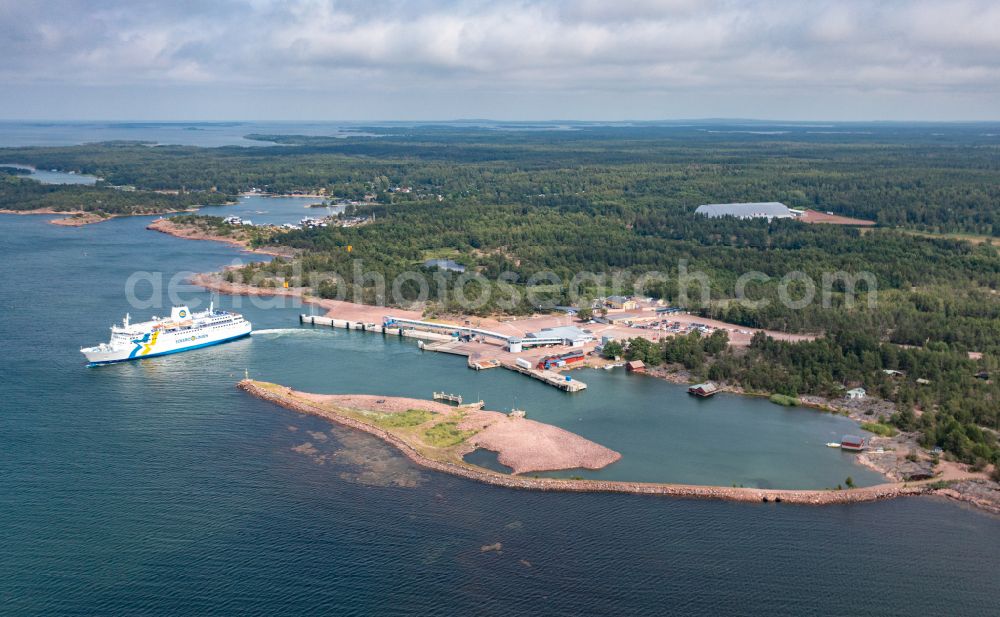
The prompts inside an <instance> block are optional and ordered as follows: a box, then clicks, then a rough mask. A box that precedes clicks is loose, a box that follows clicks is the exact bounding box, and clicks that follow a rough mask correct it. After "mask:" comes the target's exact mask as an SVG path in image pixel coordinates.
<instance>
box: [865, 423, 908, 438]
mask: <svg viewBox="0 0 1000 617" xmlns="http://www.w3.org/2000/svg"><path fill="white" fill-rule="evenodd" d="M861 428H862V429H864V430H866V431H868V432H869V433H875V434H876V435H881V436H882V437H893V436H895V435H896V433H898V432H899V431H897V430H896V429H895V427H892V426H889V425H888V424H883V423H881V422H862V423H861Z"/></svg>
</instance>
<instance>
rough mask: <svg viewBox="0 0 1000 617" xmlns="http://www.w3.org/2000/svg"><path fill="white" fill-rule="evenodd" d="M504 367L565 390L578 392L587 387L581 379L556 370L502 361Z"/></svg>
mask: <svg viewBox="0 0 1000 617" xmlns="http://www.w3.org/2000/svg"><path fill="white" fill-rule="evenodd" d="M501 366H503V367H504V368H505V369H508V370H511V371H515V372H517V373H521V374H522V375H527V376H528V377H532V378H534V379H537V380H539V381H542V382H544V383H547V384H549V385H550V386H554V387H556V388H559V389H560V390H563V391H565V392H579V391H581V390H586V389H587V384H585V383H583V382H582V381H577V380H576V379H572V378H570V379H567V377H566V376H565V375H563V374H562V373H557V372H556V371H541V370H538V369H534V368H524V367H521V366H518V365H516V364H507V363H506V362H504V363H502V364H501Z"/></svg>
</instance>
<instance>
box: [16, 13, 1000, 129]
mask: <svg viewBox="0 0 1000 617" xmlns="http://www.w3.org/2000/svg"><path fill="white" fill-rule="evenodd" d="M98 6H99V7H100V8H98V9H94V8H92V7H93V5H90V4H89V3H84V2H70V1H63V2H57V3H55V4H49V5H48V6H45V7H42V6H41V5H34V4H33V3H22V2H16V1H11V0H0V56H2V57H4V59H5V61H4V62H3V63H0V80H2V81H3V83H5V84H8V85H13V86H21V87H30V86H31V84H37V83H46V84H53V83H55V84H64V85H66V86H67V87H73V86H75V87H90V86H129V85H137V86H146V85H154V84H155V85H156V86H158V87H162V86H167V87H169V86H177V87H184V86H188V85H192V84H203V83H214V84H217V85H219V86H225V85H234V86H236V85H238V86H240V87H259V88H262V89H267V88H285V89H287V88H303V89H308V90H311V91H315V92H324V91H327V92H337V93H348V94H350V93H352V92H368V93H371V92H380V91H387V90H392V91H398V90H405V89H409V90H410V91H412V92H415V93H419V92H432V91H442V90H446V91H449V92H459V93H460V92H462V91H467V90H477V89H480V90H481V89H488V90H490V91H494V92H501V93H502V92H513V91H530V92H543V93H544V92H553V91H558V92H560V93H562V94H563V95H566V96H572V95H573V94H574V93H579V92H605V93H607V94H608V95H614V94H620V95H624V96H627V95H628V94H629V93H640V92H645V93H648V92H657V91H659V92H663V93H670V94H679V93H681V92H683V93H685V94H686V95H690V94H692V93H693V94H697V93H698V92H700V91H712V92H719V91H726V90H731V91H734V92H735V91H753V92H755V93H756V94H757V95H761V94H762V93H768V92H773V93H775V94H774V95H775V96H780V95H784V94H785V93H787V92H788V91H789V90H792V89H796V88H798V89H802V90H805V91H807V92H812V93H815V94H816V95H817V96H820V95H821V93H822V92H823V91H824V90H826V91H833V90H837V91H847V92H857V93H863V92H867V91H871V90H872V89H878V90H881V91H896V92H906V93H908V94H910V95H913V94H914V93H917V94H919V93H920V92H929V93H933V92H941V91H943V90H949V91H961V90H963V89H964V90H968V91H970V92H978V93H984V92H985V93H992V94H991V96H993V97H994V98H996V97H997V96H1000V94H998V93H1000V79H998V76H1000V73H998V71H1000V5H997V4H996V3H995V2H993V1H990V0H959V1H956V2H883V3H872V2H865V1H862V0H845V1H842V2H830V1H821V2H808V3H805V2H795V1H780V0H762V1H759V2H745V1H738V0H703V1H702V0H664V1H656V0H641V1H637V2H627V3H616V2H608V1H607V0H581V1H578V2H572V1H569V0H565V1H553V2H544V1H540V0H537V1H529V0H516V1H513V2H489V1H486V0H453V1H445V2H427V1H425V2H402V1H393V0H372V1H369V2H364V1H360V0H359V1H353V2H324V1H319V0H299V1H293V2H287V3H286V2H267V1H264V0H246V1H239V0H229V1H227V2H219V3H202V2H195V1H186V2H177V3H169V2H152V1H146V2H113V1H109V2H105V3H102V4H101V5H98ZM734 112H735V114H737V115H738V111H737V110H734Z"/></svg>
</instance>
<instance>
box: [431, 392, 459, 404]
mask: <svg viewBox="0 0 1000 617" xmlns="http://www.w3.org/2000/svg"><path fill="white" fill-rule="evenodd" d="M434 400H435V401H448V402H449V403H455V404H457V405H461V404H462V395H461V394H448V393H446V392H435V393H434Z"/></svg>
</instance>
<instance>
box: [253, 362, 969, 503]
mask: <svg viewBox="0 0 1000 617" xmlns="http://www.w3.org/2000/svg"><path fill="white" fill-rule="evenodd" d="M237 387H238V388H240V389H241V390H243V391H245V392H247V393H248V394H250V395H252V396H255V397H257V398H259V399H262V400H265V401H268V402H271V403H273V404H275V405H279V406H281V407H284V408H286V409H290V410H292V411H296V412H300V413H304V414H309V415H313V416H318V417H321V418H324V419H327V420H330V421H333V422H336V423H337V424H341V425H343V426H347V427H349V428H353V429H356V430H360V431H364V432H366V433H369V434H371V435H374V436H376V437H378V438H379V439H382V440H383V441H385V442H386V443H389V444H390V445H392V446H394V447H396V448H397V449H398V450H399V451H400V452H402V453H403V455H405V456H406V457H407V458H408V459H410V460H411V461H413V462H414V463H416V464H417V465H420V466H421V467H424V468H427V469H431V470H434V471H439V472H442V473H448V474H451V475H455V476H459V477H463V478H466V479H469V480H475V481H477V482H482V483H485V484H491V485H494V486H504V487H507V488H516V489H524V490H538V491H561V492H587V493H595V492H596V493H628V494H636V495H664V496H672V497H687V498H695V499H721V500H726V501H738V502H746V503H768V502H775V503H793V504H803V505H828V504H848V503H862V502H869V501H879V500H883V499H893V498H896V497H902V496H908V495H925V494H930V493H934V492H937V488H936V487H934V486H933V485H932V484H931V483H929V482H926V481H925V482H913V483H900V482H897V483H891V484H880V485H877V486H870V487H864V488H855V489H845V490H794V489H755V488H736V487H722V486H702V485H688V484H666V483H651V482H623V481H601V480H564V479H557V478H528V477H523V476H513V475H507V474H502V473H499V472H495V471H491V470H488V469H484V468H481V467H475V466H472V465H458V464H455V463H449V462H444V461H438V460H434V459H432V458H429V457H427V456H425V455H423V454H422V453H420V452H418V451H417V450H416V449H415V448H414V447H413V446H411V445H410V444H408V443H407V442H406V441H404V440H403V439H400V438H399V437H397V436H395V435H392V434H391V433H389V432H388V431H386V430H384V429H382V428H379V427H377V426H373V425H371V424H367V423H365V422H360V421H358V420H355V419H354V418H350V417H348V416H346V415H340V414H334V413H330V411H329V410H327V409H324V408H320V407H318V406H316V405H312V404H309V403H307V402H305V401H301V400H297V399H292V398H290V397H286V396H282V395H281V394H280V393H277V392H273V391H269V390H265V389H263V388H261V387H259V386H257V385H256V384H255V383H254V382H253V381H250V380H243V381H241V382H239V384H238V385H237ZM940 492H941V493H942V494H944V495H945V496H949V497H955V495H950V494H949V491H940ZM956 495H957V497H956V498H961V494H960V493H956Z"/></svg>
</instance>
